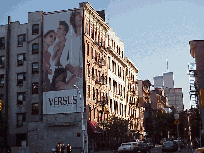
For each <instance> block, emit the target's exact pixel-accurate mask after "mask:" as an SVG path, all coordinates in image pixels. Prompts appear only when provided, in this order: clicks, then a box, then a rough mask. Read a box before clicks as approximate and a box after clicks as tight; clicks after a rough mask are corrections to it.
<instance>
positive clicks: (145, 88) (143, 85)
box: [137, 80, 151, 137]
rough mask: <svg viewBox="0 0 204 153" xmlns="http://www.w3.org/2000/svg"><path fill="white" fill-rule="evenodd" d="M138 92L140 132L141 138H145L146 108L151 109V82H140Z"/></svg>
mask: <svg viewBox="0 0 204 153" xmlns="http://www.w3.org/2000/svg"><path fill="white" fill-rule="evenodd" d="M137 82H138V92H139V103H138V109H139V113H138V115H139V116H138V117H137V120H138V124H139V126H138V129H137V130H138V131H139V132H140V135H141V137H144V136H145V133H144V132H145V129H144V118H145V114H144V112H145V108H146V107H151V91H150V86H151V82H150V81H149V80H138V81H137Z"/></svg>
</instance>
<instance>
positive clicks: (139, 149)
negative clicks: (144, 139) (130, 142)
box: [133, 143, 150, 153]
mask: <svg viewBox="0 0 204 153" xmlns="http://www.w3.org/2000/svg"><path fill="white" fill-rule="evenodd" d="M133 152H134V153H150V147H149V146H148V144H147V143H139V144H138V145H137V146H136V147H135V148H134V149H133Z"/></svg>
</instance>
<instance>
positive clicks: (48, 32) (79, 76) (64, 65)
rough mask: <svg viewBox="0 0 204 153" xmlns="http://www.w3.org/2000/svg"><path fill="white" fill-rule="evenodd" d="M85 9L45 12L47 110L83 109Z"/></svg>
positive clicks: (45, 106)
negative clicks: (83, 32) (83, 28)
mask: <svg viewBox="0 0 204 153" xmlns="http://www.w3.org/2000/svg"><path fill="white" fill-rule="evenodd" d="M82 19H83V10H82V9H75V10H72V11H71V10H69V11H67V12H61V13H55V14H49V15H44V16H43V86H42V88H43V89H42V90H43V114H56V113H72V112H80V111H81V106H82V102H83V100H84V99H83V95H81V94H83V53H82Z"/></svg>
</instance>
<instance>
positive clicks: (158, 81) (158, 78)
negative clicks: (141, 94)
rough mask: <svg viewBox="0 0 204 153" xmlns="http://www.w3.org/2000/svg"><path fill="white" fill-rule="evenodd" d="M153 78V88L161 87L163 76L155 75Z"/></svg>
mask: <svg viewBox="0 0 204 153" xmlns="http://www.w3.org/2000/svg"><path fill="white" fill-rule="evenodd" d="M153 79H154V88H162V87H163V76H155V77H154V78H153Z"/></svg>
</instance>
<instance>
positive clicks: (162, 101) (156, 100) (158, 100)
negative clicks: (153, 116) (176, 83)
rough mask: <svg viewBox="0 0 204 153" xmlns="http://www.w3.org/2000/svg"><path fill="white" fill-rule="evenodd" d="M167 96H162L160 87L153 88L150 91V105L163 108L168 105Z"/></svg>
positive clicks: (156, 108)
mask: <svg viewBox="0 0 204 153" xmlns="http://www.w3.org/2000/svg"><path fill="white" fill-rule="evenodd" d="M166 103H168V98H167V97H166V96H164V90H163V89H162V88H155V90H152V91H151V107H152V108H153V109H155V110H159V109H160V110H164V108H165V107H166V106H167V105H168V104H166Z"/></svg>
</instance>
